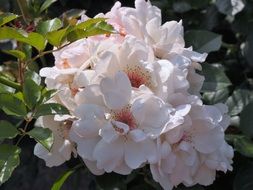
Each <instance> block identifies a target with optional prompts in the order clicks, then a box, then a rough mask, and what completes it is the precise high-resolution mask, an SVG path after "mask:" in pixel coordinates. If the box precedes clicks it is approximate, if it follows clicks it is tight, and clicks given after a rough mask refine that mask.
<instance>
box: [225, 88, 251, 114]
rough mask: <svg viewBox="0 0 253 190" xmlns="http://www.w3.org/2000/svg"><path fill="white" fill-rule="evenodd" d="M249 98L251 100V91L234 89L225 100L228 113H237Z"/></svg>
mask: <svg viewBox="0 0 253 190" xmlns="http://www.w3.org/2000/svg"><path fill="white" fill-rule="evenodd" d="M251 100H253V93H252V91H250V90H247V89H240V88H238V89H236V90H234V92H233V94H232V95H231V96H230V97H229V98H228V100H227V101H226V105H227V106H228V110H229V114H230V115H231V116H235V115H238V114H239V113H241V111H242V110H243V108H244V107H245V106H246V105H247V104H248V103H249V102H250V101H251Z"/></svg>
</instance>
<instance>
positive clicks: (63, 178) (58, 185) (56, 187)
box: [51, 169, 75, 190]
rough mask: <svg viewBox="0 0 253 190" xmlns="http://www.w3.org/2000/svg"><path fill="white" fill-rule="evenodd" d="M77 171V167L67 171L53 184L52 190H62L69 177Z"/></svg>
mask: <svg viewBox="0 0 253 190" xmlns="http://www.w3.org/2000/svg"><path fill="white" fill-rule="evenodd" d="M74 172H75V169H72V170H69V171H67V172H65V173H64V174H63V175H62V176H60V177H59V178H58V179H57V180H56V181H55V182H54V185H53V186H52V188H51V190H60V189H61V187H62V185H63V184H64V182H65V181H66V180H67V179H68V177H69V176H70V175H71V174H73V173H74Z"/></svg>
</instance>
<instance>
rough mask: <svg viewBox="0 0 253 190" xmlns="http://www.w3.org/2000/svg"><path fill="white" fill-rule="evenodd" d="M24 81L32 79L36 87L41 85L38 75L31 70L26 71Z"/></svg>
mask: <svg viewBox="0 0 253 190" xmlns="http://www.w3.org/2000/svg"><path fill="white" fill-rule="evenodd" d="M25 79H32V80H33V81H34V82H35V83H36V84H37V85H40V83H41V77H40V75H38V73H36V72H34V71H31V70H27V71H26V72H25Z"/></svg>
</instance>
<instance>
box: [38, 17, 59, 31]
mask: <svg viewBox="0 0 253 190" xmlns="http://www.w3.org/2000/svg"><path fill="white" fill-rule="evenodd" d="M61 27H62V22H61V20H60V19H58V18H54V19H52V20H47V21H44V22H40V23H39V24H38V26H37V32H38V33H40V34H42V35H45V34H47V33H48V32H52V31H55V30H58V29H60V28H61Z"/></svg>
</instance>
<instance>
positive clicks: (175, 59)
mask: <svg viewBox="0 0 253 190" xmlns="http://www.w3.org/2000/svg"><path fill="white" fill-rule="evenodd" d="M96 17H105V18H107V22H108V23H110V24H111V25H112V26H113V27H114V28H115V30H116V31H117V33H115V34H111V35H99V36H95V37H89V38H86V39H81V40H79V41H76V42H74V43H72V44H71V45H69V46H66V47H64V48H62V49H61V50H59V51H57V52H55V53H54V56H55V66H54V67H51V68H43V69H42V70H41V71H40V75H41V76H43V77H46V80H45V82H46V84H47V87H48V88H49V89H57V90H58V93H57V95H56V96H55V97H54V98H53V99H52V100H50V101H54V102H57V103H61V104H62V105H64V106H66V107H67V108H68V109H69V110H70V113H71V114H70V115H63V116H60V115H56V116H54V117H52V116H44V117H43V118H41V123H42V127H47V128H50V129H51V130H52V131H53V134H54V137H55V138H54V144H53V147H52V149H51V151H50V152H49V151H47V150H46V149H45V148H44V147H43V146H41V145H39V144H37V145H36V147H35V151H34V152H35V154H36V155H37V156H38V157H40V158H42V159H44V160H45V161H46V164H47V166H50V167H52V166H57V165H60V164H62V163H63V162H65V161H66V160H69V159H70V157H71V154H74V155H79V156H80V157H81V158H82V159H83V161H84V163H85V164H86V165H87V167H88V168H89V169H90V171H91V172H92V173H94V174H96V175H101V174H103V173H104V172H116V173H119V174H123V175H127V174H130V173H131V171H132V170H134V169H137V168H141V167H143V166H145V165H147V164H148V165H150V169H151V173H152V176H153V178H154V180H155V181H157V182H159V183H160V184H161V186H162V187H163V188H164V189H166V190H171V189H172V188H173V186H177V185H179V184H180V183H183V184H184V185H186V186H192V185H194V184H197V183H198V184H202V185H209V184H211V183H212V182H213V181H214V179H215V174H216V171H223V172H226V171H227V170H232V166H231V163H232V157H233V149H232V147H231V146H229V145H228V144H227V143H226V142H225V140H224V131H225V130H226V128H227V127H228V125H229V117H228V115H227V108H226V106H225V105H223V104H217V105H204V104H203V103H202V101H201V99H200V89H201V87H202V84H203V81H204V77H203V76H201V75H199V74H198V73H197V72H196V70H200V69H201V65H200V64H199V63H201V62H204V61H205V58H206V56H207V54H199V53H197V52H194V51H192V48H185V43H184V38H183V27H182V23H181V21H180V22H176V21H170V22H166V23H164V24H161V12H160V10H159V9H158V8H157V7H155V6H152V5H151V4H150V2H146V1H145V0H136V1H135V8H129V7H121V4H120V3H119V2H116V3H115V5H114V6H113V7H112V9H111V10H110V11H109V12H108V13H106V14H102V13H101V14H99V15H97V16H96ZM86 19H88V17H87V16H82V18H81V20H80V21H79V22H83V21H85V20H86Z"/></svg>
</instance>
